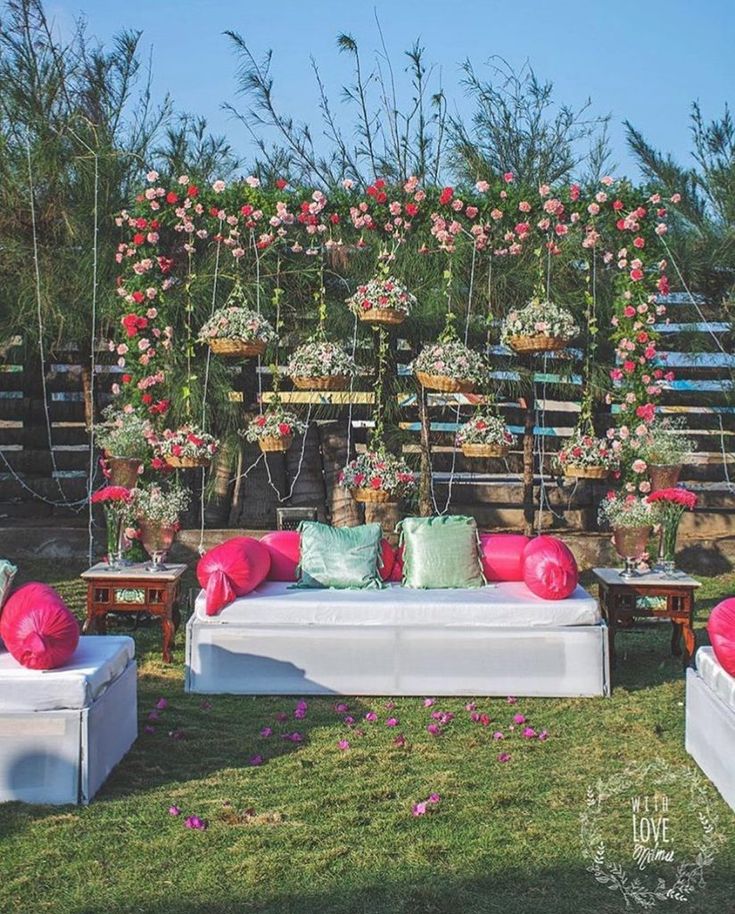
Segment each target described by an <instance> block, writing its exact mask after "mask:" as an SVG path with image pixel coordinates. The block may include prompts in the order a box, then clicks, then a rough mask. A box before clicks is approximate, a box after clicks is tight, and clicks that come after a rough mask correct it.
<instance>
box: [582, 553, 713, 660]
mask: <svg viewBox="0 0 735 914" xmlns="http://www.w3.org/2000/svg"><path fill="white" fill-rule="evenodd" d="M594 575H595V577H596V578H597V581H598V583H599V585H600V608H601V609H602V614H603V615H604V617H605V621H606V622H607V627H608V642H609V645H610V666H611V667H612V666H614V665H615V660H616V656H615V634H616V632H617V630H618V628H619V627H620V622H621V621H631V622H632V620H633V619H634V618H636V617H639V618H649V619H670V620H671V624H672V629H673V630H672V632H671V653H672V654H673V655H674V656H675V657H679V656H682V649H681V639H682V635H683V636H684V651H683V658H682V659H683V662H684V666H687V665H688V664H689V661H690V660H691V658H692V657H693V656H694V651H695V647H696V642H695V637H694V627H693V617H694V591H695V590H696V589H697V588H698V587H699V586H700V582H699V581H697V580H696V579H695V578H692V577H690V576H689V575H688V574H684V573H683V572H675V573H674V574H663V573H661V572H657V571H649V572H646V573H644V574H639V575H636V576H635V577H632V578H623V577H621V576H620V572H619V571H618V570H617V569H615V568H595V569H594ZM641 597H653V598H656V597H658V598H662V599H663V600H665V603H664V604H662V605H661V608H660V609H657V608H654V607H651V606H640V605H639V600H640V598H641Z"/></svg>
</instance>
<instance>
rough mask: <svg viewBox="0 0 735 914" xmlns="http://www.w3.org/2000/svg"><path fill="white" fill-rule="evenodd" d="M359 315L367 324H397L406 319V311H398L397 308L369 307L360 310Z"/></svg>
mask: <svg viewBox="0 0 735 914" xmlns="http://www.w3.org/2000/svg"><path fill="white" fill-rule="evenodd" d="M357 316H358V317H359V318H360V320H361V321H365V323H367V324H386V325H391V326H396V325H397V324H402V323H403V322H404V321H405V319H406V312H405V311H398V310H396V309H395V308H368V309H367V310H365V311H359V312H358V315H357Z"/></svg>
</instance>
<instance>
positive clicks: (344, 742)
mask: <svg viewBox="0 0 735 914" xmlns="http://www.w3.org/2000/svg"><path fill="white" fill-rule="evenodd" d="M337 745H338V746H339V748H340V749H341V750H342V751H343V752H346V751H347V750H348V749H349V748H350V744H349V741H348V740H346V739H341V740H340V741H339V742H338V743H337Z"/></svg>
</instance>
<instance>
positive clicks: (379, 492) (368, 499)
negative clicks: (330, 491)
mask: <svg viewBox="0 0 735 914" xmlns="http://www.w3.org/2000/svg"><path fill="white" fill-rule="evenodd" d="M352 497H353V498H354V499H355V501H359V502H362V503H363V504H366V505H385V504H388V503H389V502H392V501H393V502H394V501H397V496H394V495H391V494H390V492H386V490H385V489H368V488H365V487H362V488H359V489H353V490H352Z"/></svg>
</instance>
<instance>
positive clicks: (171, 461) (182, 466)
mask: <svg viewBox="0 0 735 914" xmlns="http://www.w3.org/2000/svg"><path fill="white" fill-rule="evenodd" d="M163 459H164V460H165V461H166V463H167V464H168V465H169V466H170V467H175V468H176V469H177V470H193V469H195V468H196V467H208V466H209V465H210V464H211V463H212V460H211V458H209V457H174V456H173V454H168V455H167V456H166V457H164V458H163Z"/></svg>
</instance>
